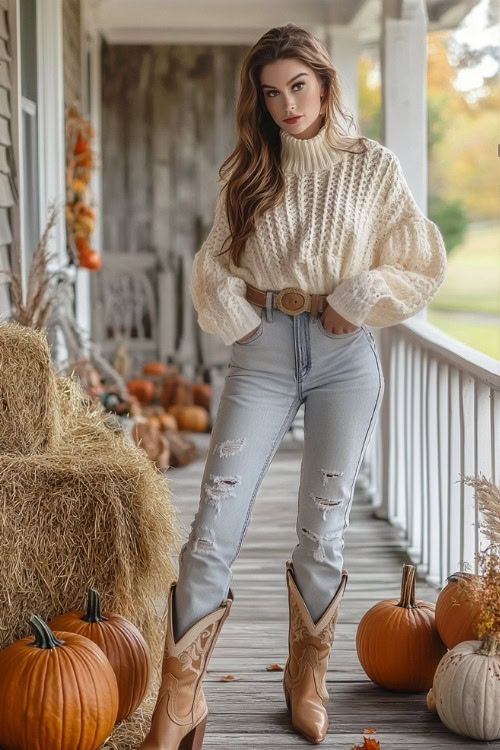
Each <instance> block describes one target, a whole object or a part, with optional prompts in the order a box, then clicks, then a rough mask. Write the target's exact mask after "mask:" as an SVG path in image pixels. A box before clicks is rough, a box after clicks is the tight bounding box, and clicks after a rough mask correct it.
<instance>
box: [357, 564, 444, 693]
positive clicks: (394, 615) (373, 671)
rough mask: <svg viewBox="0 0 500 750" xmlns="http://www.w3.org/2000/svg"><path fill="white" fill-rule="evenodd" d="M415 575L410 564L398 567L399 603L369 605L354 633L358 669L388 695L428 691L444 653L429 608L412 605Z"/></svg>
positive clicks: (417, 603) (424, 604) (431, 606)
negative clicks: (387, 691) (398, 692)
mask: <svg viewBox="0 0 500 750" xmlns="http://www.w3.org/2000/svg"><path fill="white" fill-rule="evenodd" d="M415 573H416V569H415V567H414V566H413V565H404V566H403V574H402V580H401V597H400V599H399V600H398V599H385V600H384V601H381V602H378V603H377V604H375V605H374V606H373V607H371V609H369V610H368V611H367V612H365V614H364V615H363V617H362V618H361V621H360V623H359V625H358V629H357V632H356V650H357V653H358V658H359V661H360V664H361V666H362V667H363V669H364V671H365V672H366V674H367V675H368V677H369V678H370V679H371V680H373V682H375V683H377V685H380V686H381V687H384V688H387V689H389V690H398V691H404V692H420V691H423V690H429V688H430V687H431V686H432V680H433V677H434V672H435V671H436V668H437V665H438V664H439V661H440V659H441V657H442V656H443V654H444V653H445V652H446V646H445V645H444V643H443V642H442V640H441V638H440V637H439V633H438V631H437V628H436V624H435V619H434V604H432V602H426V601H421V600H415Z"/></svg>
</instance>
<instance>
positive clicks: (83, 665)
mask: <svg viewBox="0 0 500 750" xmlns="http://www.w3.org/2000/svg"><path fill="white" fill-rule="evenodd" d="M30 624H31V628H32V630H33V631H34V633H35V637H34V638H33V636H27V637H26V638H21V640H19V641H15V642H14V643H11V645H10V646H7V648H6V649H4V650H3V651H2V652H0V746H1V747H3V748H16V750H46V748H57V750H75V747H78V750H96V748H98V747H101V745H102V743H103V742H104V741H105V740H106V738H107V737H108V736H109V734H110V732H111V730H112V729H113V726H114V724H115V721H116V716H117V710H118V685H117V682H116V677H115V673H114V671H113V668H112V666H111V664H110V663H109V661H108V659H107V657H106V656H105V655H104V653H103V652H102V650H101V649H100V648H99V647H98V646H96V644H95V643H92V641H90V640H89V639H88V638H84V637H83V636H82V635H77V634H75V633H68V632H61V631H56V632H53V631H52V630H51V629H50V628H49V626H48V625H47V624H46V623H45V622H44V621H43V620H41V619H40V618H39V617H37V616H36V615H32V617H31V619H30Z"/></svg>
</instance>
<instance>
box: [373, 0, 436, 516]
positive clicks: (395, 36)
mask: <svg viewBox="0 0 500 750" xmlns="http://www.w3.org/2000/svg"><path fill="white" fill-rule="evenodd" d="M382 8H383V13H382V27H381V37H380V45H381V46H380V59H381V68H382V134H383V142H384V145H385V146H387V148H390V149H391V151H393V152H394V153H395V154H396V156H397V157H398V159H399V161H400V163H401V166H402V168H403V172H404V175H405V178H406V181H407V182H408V185H409V188H410V190H411V192H412V194H413V196H414V198H415V201H416V202H417V204H418V205H419V206H420V208H421V209H422V211H423V212H424V213H425V214H427V85H426V76H427V43H426V33H427V13H426V6H425V3H424V0H383V5H382ZM412 317H413V318H420V319H422V320H425V318H426V311H425V309H424V310H421V311H420V312H419V313H417V314H416V315H414V316H412ZM410 320H411V318H410ZM392 335H393V334H392V333H391V330H390V329H385V330H382V331H380V332H379V333H378V342H379V345H380V354H381V359H382V367H383V371H384V374H385V377H386V378H387V381H388V388H387V393H386V395H385V398H384V402H383V406H382V410H381V414H380V424H379V432H378V434H379V435H380V439H381V441H382V443H381V451H380V454H379V456H378V464H377V471H376V473H377V475H378V478H379V482H378V500H379V503H378V504H377V508H376V511H375V515H376V516H377V517H378V518H386V519H390V516H391V509H392V508H394V507H395V505H394V500H395V499H394V498H392V497H391V493H392V492H393V491H394V490H393V488H394V486H395V484H394V481H393V476H392V472H393V466H394V464H393V462H392V460H391V450H393V449H394V439H393V440H391V439H390V438H391V435H390V431H391V430H392V429H394V424H395V421H394V414H393V410H394V408H395V405H394V404H395V390H396V389H398V388H401V387H402V384H401V381H400V380H398V381H397V382H391V380H390V378H391V372H393V370H391V336H392ZM392 437H393V438H394V437H395V436H392Z"/></svg>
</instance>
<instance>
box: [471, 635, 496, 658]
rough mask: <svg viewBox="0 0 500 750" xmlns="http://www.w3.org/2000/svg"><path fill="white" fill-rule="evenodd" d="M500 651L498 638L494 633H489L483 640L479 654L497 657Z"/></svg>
mask: <svg viewBox="0 0 500 750" xmlns="http://www.w3.org/2000/svg"><path fill="white" fill-rule="evenodd" d="M499 649H500V643H499V642H498V639H497V636H496V635H493V633H488V635H485V637H484V638H483V642H482V643H481V646H480V647H479V648H478V650H477V653H478V654H483V656H496V655H497V654H498V652H499Z"/></svg>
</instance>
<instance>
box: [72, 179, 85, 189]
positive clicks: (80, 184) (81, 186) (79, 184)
mask: <svg viewBox="0 0 500 750" xmlns="http://www.w3.org/2000/svg"><path fill="white" fill-rule="evenodd" d="M86 189H87V183H86V182H84V181H83V180H80V179H79V178H78V177H76V178H75V179H74V180H73V190H74V191H75V193H83V192H84V191H85V190H86Z"/></svg>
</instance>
